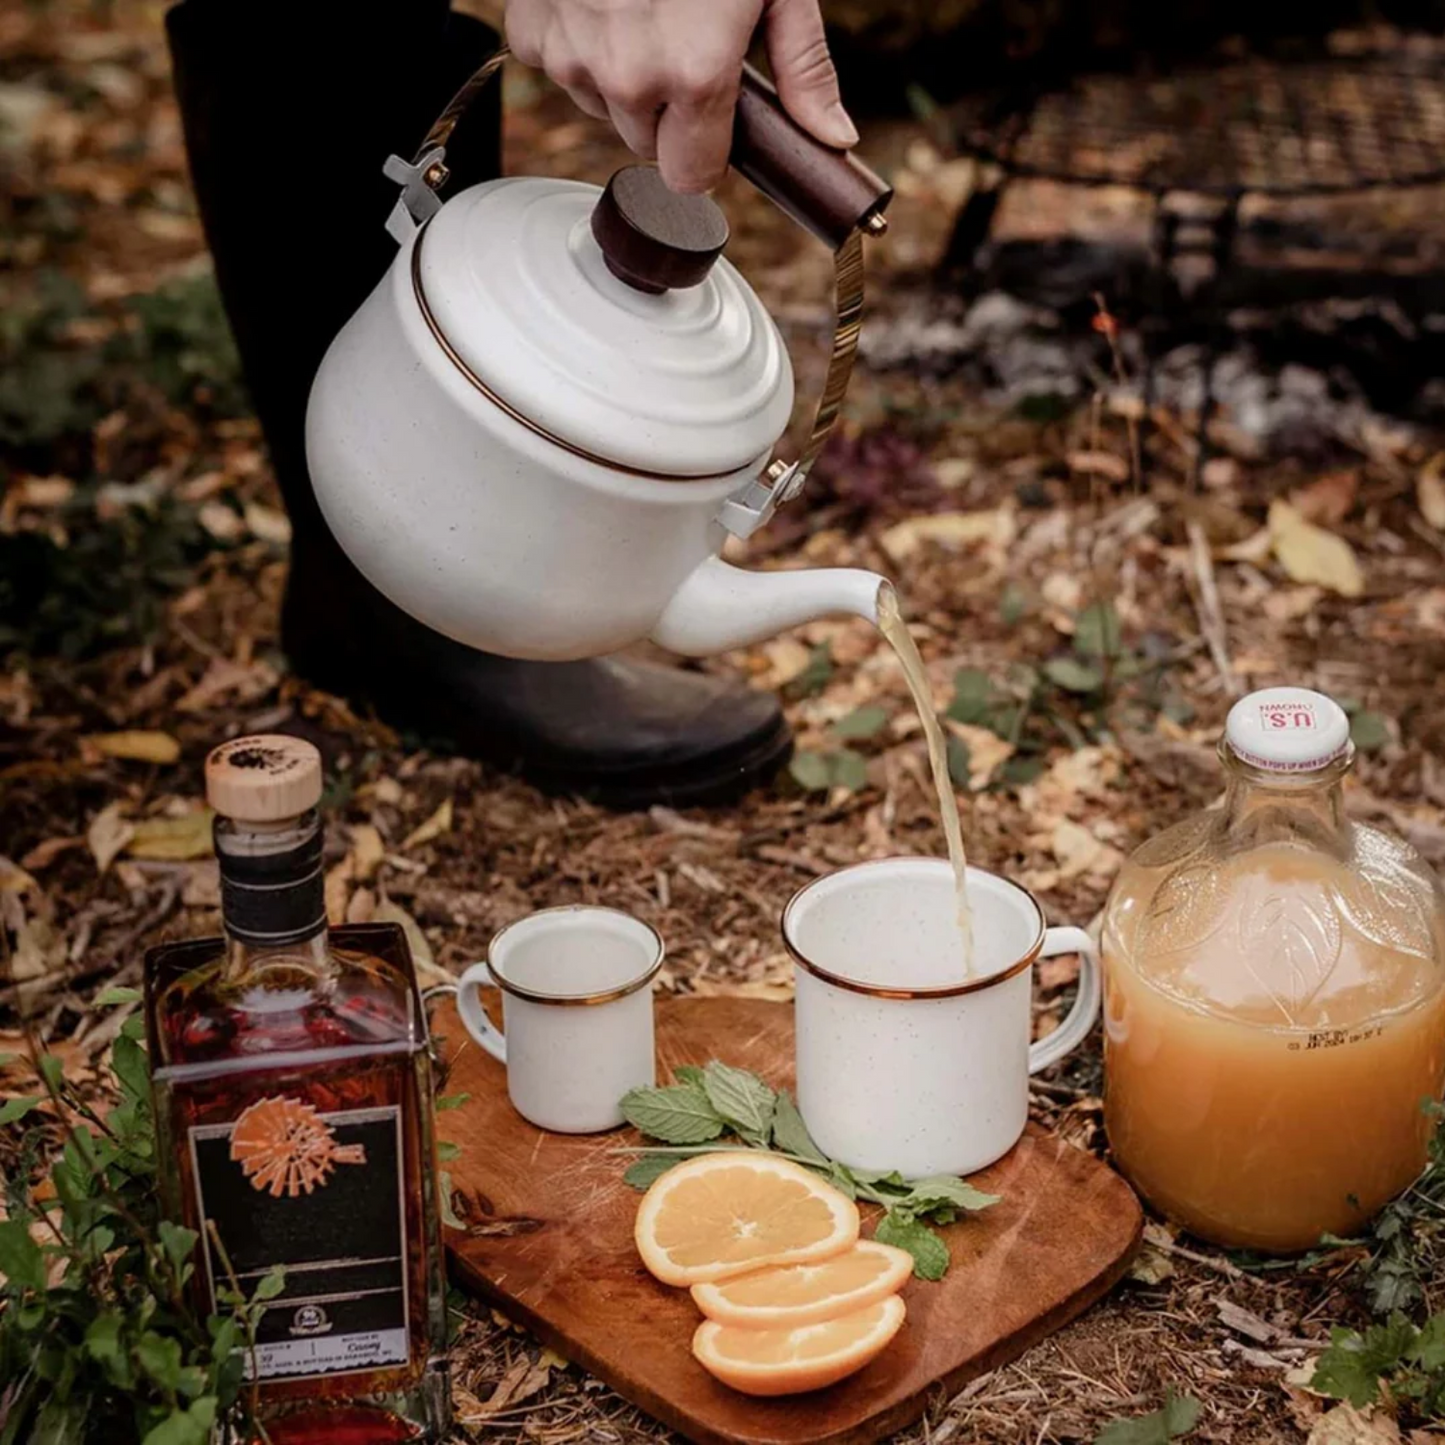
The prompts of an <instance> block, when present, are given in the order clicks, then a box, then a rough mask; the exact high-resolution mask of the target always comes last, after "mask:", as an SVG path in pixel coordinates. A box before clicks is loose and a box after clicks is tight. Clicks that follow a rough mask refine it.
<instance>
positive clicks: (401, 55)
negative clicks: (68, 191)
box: [167, 0, 791, 808]
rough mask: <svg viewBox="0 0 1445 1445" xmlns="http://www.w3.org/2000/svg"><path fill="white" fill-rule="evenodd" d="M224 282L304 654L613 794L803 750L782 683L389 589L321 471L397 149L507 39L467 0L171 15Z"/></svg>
mask: <svg viewBox="0 0 1445 1445" xmlns="http://www.w3.org/2000/svg"><path fill="white" fill-rule="evenodd" d="M167 30H168V33H169V36H170V45H171V59H172V65H173V69H174V72H175V84H176V94H177V97H178V100H179V102H180V108H181V117H182V121H183V124H184V128H185V136H186V148H187V153H188V155H189V159H190V166H191V176H192V180H193V182H194V185H195V190H196V196H197V200H198V202H199V205H200V210H201V218H202V222H203V224H204V226H205V231H206V238H207V241H208V242H209V244H210V248H211V253H212V255H213V257H214V259H215V267H216V278H217V282H218V284H219V286H220V290H221V296H222V298H223V300H224V302H225V305H226V311H227V314H228V315H229V317H230V319H231V324H232V328H233V330H234V332H235V336H236V342H237V346H238V348H239V350H240V353H241V360H242V363H243V365H244V368H245V372H246V379H247V383H248V385H249V387H250V390H251V394H252V398H253V400H254V402H255V406H256V413H257V415H258V417H259V418H260V422H261V426H262V429H263V431H264V433H265V437H266V443H267V446H268V448H269V449H270V453H271V459H272V462H273V464H274V466H275V469H276V476H277V480H278V481H279V483H280V486H281V491H282V493H283V495H284V497H285V500H286V507H287V511H288V512H289V514H290V517H291V524H292V531H293V541H292V553H291V572H290V578H289V581H288V584H287V591H286V598H285V602H284V604H283V607H282V614H281V635H282V643H283V645H284V647H285V648H286V651H287V654H288V656H289V657H290V659H291V662H292V665H293V666H294V667H295V669H296V671H297V672H298V674H299V675H301V676H302V677H305V678H306V679H307V680H308V681H310V682H312V683H314V684H315V685H317V686H320V687H325V688H327V689H328V690H330V691H333V692H336V693H338V694H339V695H341V696H343V697H345V698H347V699H349V700H350V701H352V702H353V703H355V704H361V705H367V706H370V707H373V708H374V709H375V711H376V713H377V715H378V716H379V717H381V718H382V719H383V720H384V721H386V722H388V723H390V724H391V725H392V726H394V727H397V728H401V729H404V730H406V731H409V732H412V733H415V734H418V735H420V736H421V737H422V738H424V739H425V740H427V741H429V742H432V743H450V744H451V745H453V746H455V747H456V748H457V749H458V750H459V751H461V752H464V753H467V754H468V755H470V756H473V757H477V758H480V759H483V760H485V761H487V762H491V763H496V764H499V765H501V766H503V767H506V768H510V769H515V770H517V771H519V772H520V773H521V774H522V775H523V776H524V777H526V778H528V779H529V780H530V781H532V782H534V783H535V784H536V785H537V786H538V787H541V788H544V789H546V790H548V791H551V792H569V793H580V794H584V795H587V796H590V797H593V798H595V799H596V800H597V801H599V802H602V803H605V804H607V805H609V806H613V807H627V808H631V807H645V806H647V805H649V804H651V803H654V802H663V801H666V802H671V803H674V804H677V805H687V804H697V803H708V802H722V801H726V800H728V799H731V798H735V797H737V796H739V795H740V794H742V793H743V792H745V791H747V789H748V788H750V787H751V786H753V785H754V784H756V783H757V782H758V781H760V780H761V779H763V778H764V777H766V776H769V775H771V774H772V773H773V772H775V771H776V770H777V768H778V767H779V766H780V764H781V763H782V762H783V761H784V760H785V759H786V758H787V756H788V752H789V750H790V747H791V740H790V737H789V734H788V730H787V725H786V723H785V722H784V720H783V717H782V713H781V710H780V709H779V707H778V704H777V701H776V699H774V698H772V697H770V696H767V695H765V694H762V693H757V692H753V691H751V690H749V689H747V688H744V687H741V686H737V685H732V684H728V683H724V682H721V681H719V680H717V679H715V678H712V677H709V676H707V675H706V674H703V673H697V672H686V671H680V670H675V669H668V668H662V667H655V666H651V665H648V664H645V663H640V662H634V661H632V660H629V659H623V658H611V659H599V660H597V661H595V662H575V663H538V662H517V661H513V660H511V659H508V658H499V657H492V656H489V655H487V654H484V653H479V652H475V651H473V650H472V649H470V648H466V647H462V646H461V645H459V644H457V643H455V642H452V641H450V640H449V639H447V638H444V637H442V636H440V635H439V634H438V633H435V632H433V631H431V630H430V629H429V628H427V627H424V626H423V625H422V624H421V623H419V622H417V621H415V620H414V619H413V618H411V617H409V616H408V615H407V614H406V613H404V612H402V611H401V610H400V609H399V608H397V607H395V606H393V605H392V604H391V603H390V602H388V601H387V600H386V599H385V598H384V597H383V596H382V595H381V594H380V593H379V592H377V591H376V590H375V588H373V587H372V586H371V585H370V584H369V583H368V582H367V581H366V580H365V579H364V578H363V577H362V576H361V574H360V573H359V572H358V571H357V570H356V568H355V567H354V566H353V565H352V564H351V562H350V560H349V559H348V558H347V557H346V555H345V553H344V552H343V551H342V550H341V548H340V546H339V545H338V544H337V542H336V540H335V539H334V538H333V537H332V535H331V532H330V530H329V529H328V528H327V526H326V523H325V521H324V520H323V518H322V516H321V512H320V509H319V508H318V506H317V504H316V499H315V496H314V494H313V492H312V489H311V480H310V476H309V475H308V473H307V469H306V454H305V441H304V436H305V415H306V398H307V394H308V393H309V391H310V387H311V381H312V378H313V377H314V376H315V374H316V369H317V367H318V366H319V365H320V363H321V358H322V356H323V355H324V354H325V351H326V348H327V346H328V345H329V344H330V342H331V340H332V338H333V337H334V336H335V335H336V333H337V332H338V331H339V330H340V329H341V327H342V326H343V325H344V324H345V323H346V321H347V320H349V319H350V317H351V315H352V313H353V312H354V311H355V310H356V309H357V307H358V306H360V304H361V302H362V301H363V300H364V299H365V298H366V296H367V294H368V293H369V292H370V290H371V289H372V287H373V286H375V285H376V283H377V281H378V280H380V278H381V276H382V275H383V274H384V273H385V271H386V269H387V267H388V266H389V265H390V264H391V260H392V257H393V256H394V255H395V251H396V248H395V243H394V242H393V241H392V240H391V238H390V237H389V236H388V235H387V234H386V230H385V220H386V216H387V214H388V212H389V211H390V209H391V206H392V204H393V202H394V201H395V199H396V188H395V186H394V185H392V184H391V183H390V182H389V181H387V180H386V179H385V178H384V177H383V175H382V163H383V162H384V161H385V160H386V158H387V156H388V155H390V154H392V153H393V152H396V153H397V154H400V155H404V156H407V157H410V155H411V153H412V152H413V151H414V149H415V148H416V146H417V144H418V143H419V142H420V140H421V138H422V136H423V135H424V134H425V133H426V130H427V127H428V126H429V125H430V124H431V122H432V121H433V120H434V119H435V118H436V116H437V114H438V113H439V112H440V111H441V109H442V107H443V106H444V105H445V104H446V102H447V100H448V99H449V98H450V96H451V94H452V93H453V91H455V89H456V88H457V86H458V85H460V84H461V82H462V80H463V79H465V77H466V76H467V75H469V74H470V73H471V72H472V71H473V70H474V69H476V67H477V66H478V65H480V64H481V62H482V61H483V60H484V59H485V58H486V56H487V55H488V54H490V53H491V51H492V50H493V49H494V48H495V46H496V44H497V37H496V35H495V34H494V33H493V32H492V31H490V30H489V29H487V27H486V26H484V25H482V24H480V23H479V22H478V21H475V20H473V19H471V18H470V17H466V16H460V15H453V14H451V13H450V12H449V10H448V8H447V3H446V0H393V3H390V4H387V5H384V6H383V5H378V6H362V7H358V6H356V5H354V4H350V3H345V4H343V3H341V0H303V3H299V4H298V3H296V0H183V3H181V4H179V5H177V6H175V7H174V8H173V9H172V10H171V11H170V13H169V15H168V16H167ZM500 157H501V104H500V86H493V87H492V90H491V93H490V95H484V97H483V98H481V99H480V100H479V101H478V103H477V104H476V105H475V106H474V107H473V109H472V111H471V112H470V113H469V114H468V115H467V117H466V118H465V119H464V120H463V121H462V123H461V124H460V125H459V126H458V128H457V130H456V133H455V135H454V136H453V139H452V142H451V143H450V145H449V146H448V149H447V164H448V166H449V167H450V169H451V172H452V181H451V187H452V189H453V190H455V189H458V188H461V187H463V186H468V185H473V184H475V183H477V182H478V181H482V180H486V179H488V178H489V177H492V176H495V175H497V174H498V173H499V171H500V168H501V160H500Z"/></svg>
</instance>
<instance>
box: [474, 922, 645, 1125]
mask: <svg viewBox="0 0 1445 1445" xmlns="http://www.w3.org/2000/svg"><path fill="white" fill-rule="evenodd" d="M662 959H663V945H662V939H661V938H660V937H659V936H658V934H657V933H656V931H655V930H654V929H652V928H649V927H648V926H647V924H645V923H643V922H642V921H641V920H640V919H636V918H633V917H632V916H631V915H630V914H626V913H619V912H617V911H616V910H615V909H611V908H590V907H582V906H577V907H567V908H544V909H542V910H541V911H540V912H538V913H531V914H528V915H527V917H525V918H520V919H518V920H517V921H516V922H515V923H510V924H508V925H507V927H505V928H504V929H502V930H501V932H499V933H498V934H497V936H496V937H495V938H493V939H492V942H491V945H490V946H489V947H488V949H487V957H486V961H485V962H483V963H474V964H473V965H472V966H471V967H470V968H469V969H468V970H467V971H466V972H465V973H464V974H463V975H462V977H461V980H460V983H459V984H458V987H457V1012H458V1013H459V1014H460V1015H461V1020H462V1023H463V1024H465V1025H466V1028H467V1032H468V1033H470V1034H471V1036H472V1037H473V1038H474V1039H475V1040H476V1041H477V1043H478V1044H480V1045H481V1047H482V1048H484V1049H485V1050H486V1051H487V1052H488V1053H489V1054H491V1056H492V1057H493V1058H494V1059H497V1060H499V1061H500V1062H501V1063H503V1064H504V1065H505V1066H506V1069H507V1094H508V1097H509V1098H510V1099H511V1101H512V1107H513V1108H514V1109H516V1111H517V1112H518V1113H519V1114H520V1115H521V1116H522V1117H523V1118H524V1119H526V1120H528V1121H529V1122H530V1123H533V1124H535V1125H536V1126H537V1127H538V1128H539V1129H549V1130H551V1131H552V1132H553V1133H557V1134H595V1133H600V1132H601V1131H602V1130H604V1129H615V1128H616V1127H617V1126H618V1125H619V1124H621V1123H622V1122H623V1119H622V1110H621V1109H620V1108H619V1107H618V1104H619V1102H620V1100H621V1098H622V1096H623V1095H624V1094H625V1093H626V1092H627V1091H628V1090H629V1089H637V1088H646V1087H648V1086H650V1085H652V1084H653V1083H655V1082H656V1072H655V1068H656V1066H655V1063H654V1058H653V1028H652V981H653V980H654V979H655V978H656V977H657V972H658V970H659V969H660V968H661V967H662ZM488 984H492V985H495V986H496V987H497V988H499V989H500V990H501V991H502V1027H501V1029H498V1028H497V1026H496V1025H495V1024H494V1023H492V1021H491V1019H489V1018H488V1017H487V1014H486V1011H485V1010H484V1009H483V1007H482V1000H481V994H480V990H481V989H482V988H483V987H485V986H486V985H488Z"/></svg>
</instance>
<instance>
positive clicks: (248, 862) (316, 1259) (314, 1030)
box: [147, 811, 447, 1445]
mask: <svg viewBox="0 0 1445 1445" xmlns="http://www.w3.org/2000/svg"><path fill="white" fill-rule="evenodd" d="M216 833H217V853H218V856H219V858H220V862H221V868H222V880H223V899H224V902H225V903H226V905H227V907H226V908H225V921H226V927H227V937H226V939H225V940H215V942H214V946H213V948H211V949H209V950H205V949H202V950H200V951H199V953H198V950H197V946H196V945H187V946H184V947H185V948H186V950H187V956H186V958H185V960H184V961H185V963H186V964H187V965H188V966H187V967H185V969H184V971H181V970H180V969H179V968H178V967H177V966H176V965H175V964H174V963H171V964H170V966H169V967H167V960H166V959H165V958H164V957H160V958H153V959H152V960H151V961H150V963H151V967H150V969H149V972H148V980H147V982H148V988H149V990H150V992H151V999H150V1025H151V1047H152V1059H153V1060H154V1064H153V1068H154V1080H155V1090H156V1103H157V1118H158V1123H159V1129H160V1134H161V1146H162V1151H163V1153H162V1157H163V1158H168V1159H170V1160H171V1161H173V1162H172V1169H173V1173H172V1175H171V1177H170V1179H169V1180H168V1185H169V1189H168V1193H169V1204H170V1208H171V1211H172V1213H173V1216H174V1217H178V1218H179V1219H180V1220H181V1221H182V1222H183V1223H184V1224H186V1225H187V1226H188V1227H189V1228H191V1229H194V1230H196V1231H197V1232H198V1233H200V1235H201V1236H202V1240H203V1244H202V1246H201V1247H200V1248H199V1249H198V1259H199V1261H200V1263H199V1266H198V1269H197V1288H198V1290H199V1291H200V1292H201V1293H202V1295H203V1296H204V1304H205V1306H206V1307H207V1308H211V1307H213V1301H214V1300H215V1291H217V1290H225V1289H226V1288H227V1287H228V1286H234V1285H239V1287H240V1289H241V1290H242V1292H244V1293H245V1294H246V1295H247V1296H248V1297H249V1296H250V1295H251V1294H252V1293H253V1291H254V1289H255V1286H256V1284H257V1283H258V1281H259V1280H260V1279H261V1278H263V1277H264V1276H265V1275H266V1274H267V1273H268V1272H269V1271H270V1270H271V1269H272V1267H273V1266H276V1265H280V1266H281V1267H282V1268H283V1270H284V1279H285V1284H284V1288H283V1289H282V1291H281V1293H280V1294H279V1295H278V1296H277V1297H276V1298H275V1299H273V1300H272V1301H270V1302H269V1303H268V1304H267V1306H266V1309H265V1313H264V1315H263V1316H262V1318H261V1322H260V1325H259V1328H258V1330H257V1339H256V1344H255V1349H254V1351H248V1352H247V1375H248V1378H250V1379H251V1380H254V1381H256V1382H257V1384H258V1392H259V1399H260V1402H261V1406H262V1408H261V1415H262V1418H263V1420H264V1422H265V1429H266V1433H267V1437H268V1438H269V1439H270V1440H271V1441H272V1442H273V1445H323V1442H325V1445H382V1442H387V1441H435V1440H439V1439H441V1438H442V1436H443V1434H444V1431H445V1428H446V1421H447V1387H446V1375H445V1361H444V1354H443V1351H444V1339H445V1313H444V1310H445V1306H444V1293H443V1290H444V1284H443V1277H442V1256H441V1249H440V1239H439V1229H438V1221H437V1208H436V1200H435V1195H434V1181H435V1178H436V1164H435V1145H434V1141H433V1137H432V1128H431V1119H432V1106H431V1099H432V1091H431V1074H430V1053H429V1048H428V1040H427V1033H426V1025H425V1019H424V1017H423V1014H422V1010H421V1004H420V1000H419V998H418V995H417V991H416V987H415V983H414V980H413V978H412V977H411V975H410V970H409V967H408V966H407V964H408V960H407V955H406V952H405V944H404V940H402V939H401V938H400V936H399V935H398V936H397V938H396V939H395V940H393V946H392V947H389V948H387V949H385V950H382V949H378V950H377V954H380V953H382V952H385V953H387V954H390V955H393V956H392V957H391V958H388V957H382V956H373V955H372V954H369V953H366V952H360V951H357V950H354V949H348V948H344V947H336V946H333V944H332V942H331V939H330V936H329V934H328V932H327V929H326V925H325V917H324V905H323V904H322V902H321V895H320V892H319V886H320V882H319V880H320V829H319V823H318V820H317V817H316V814H315V813H314V811H313V812H311V813H308V814H307V815H305V816H303V817H301V818H298V819H294V820H291V821H290V823H289V824H285V823H283V824H280V825H273V826H271V827H261V826H260V825H254V824H240V823H232V822H230V821H228V820H226V819H218V821H217V829H216ZM288 870H289V871H288ZM296 874H302V875H305V876H303V877H300V878H298V877H296V876H294V875H296ZM233 914H235V915H237V916H234V917H233ZM297 934H300V935H302V936H299V937H298V936H295V935H297ZM277 936H279V939H280V941H275V940H276V938H277ZM166 952H167V951H166V950H158V953H159V954H161V955H164V954H165V953H166Z"/></svg>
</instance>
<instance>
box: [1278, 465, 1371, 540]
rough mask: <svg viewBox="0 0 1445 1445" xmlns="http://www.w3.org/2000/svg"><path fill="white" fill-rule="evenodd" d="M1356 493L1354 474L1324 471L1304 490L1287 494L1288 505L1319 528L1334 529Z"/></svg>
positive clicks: (1356, 479) (1353, 472)
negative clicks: (1316, 523)
mask: <svg viewBox="0 0 1445 1445" xmlns="http://www.w3.org/2000/svg"><path fill="white" fill-rule="evenodd" d="M1359 490H1360V474H1359V472H1357V471H1349V470H1347V471H1340V472H1326V473H1325V474H1324V476H1322V477H1317V478H1315V480H1314V481H1312V482H1311V483H1310V484H1309V485H1308V486H1307V487H1299V488H1297V489H1296V490H1295V491H1293V492H1291V493H1290V494H1289V500H1290V504H1291V505H1292V506H1293V507H1294V509H1295V511H1297V512H1298V513H1299V514H1300V516H1301V517H1303V518H1304V519H1305V521H1306V522H1318V523H1319V524H1320V525H1321V526H1323V527H1338V526H1339V524H1340V523H1341V522H1343V521H1344V520H1345V518H1346V517H1348V516H1349V514H1350V508H1351V507H1353V506H1354V505H1355V497H1356V496H1357V495H1358V494H1359Z"/></svg>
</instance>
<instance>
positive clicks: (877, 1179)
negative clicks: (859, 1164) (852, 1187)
mask: <svg viewBox="0 0 1445 1445" xmlns="http://www.w3.org/2000/svg"><path fill="white" fill-rule="evenodd" d="M853 1177H854V1178H855V1179H856V1180H857V1181H858V1182H859V1183H860V1184H871V1185H872V1186H873V1188H874V1189H879V1190H882V1191H883V1193H885V1194H896V1195H897V1196H898V1197H899V1198H900V1199H902V1198H903V1197H904V1196H905V1195H906V1194H908V1192H909V1189H910V1186H909V1183H908V1181H907V1180H906V1179H905V1178H904V1177H903V1176H902V1175H901V1174H900V1173H899V1172H898V1171H897V1170H896V1169H890V1170H888V1171H887V1172H886V1173H884V1172H883V1171H881V1170H879V1171H877V1172H873V1173H869V1172H865V1171H864V1170H862V1169H855V1170H854V1171H853Z"/></svg>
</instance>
